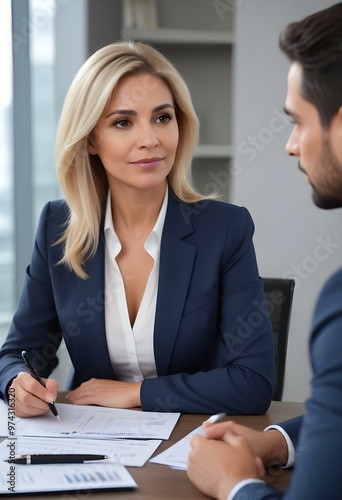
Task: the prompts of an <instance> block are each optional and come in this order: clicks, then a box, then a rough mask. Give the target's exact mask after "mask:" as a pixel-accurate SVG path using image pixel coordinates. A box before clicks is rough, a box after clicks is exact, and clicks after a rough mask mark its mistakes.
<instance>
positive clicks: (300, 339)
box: [0, 0, 342, 401]
mask: <svg viewBox="0 0 342 500" xmlns="http://www.w3.org/2000/svg"><path fill="white" fill-rule="evenodd" d="M334 3H336V2H334V1H333V2H332V1H329V0H286V1H285V0H173V1H172V2H171V1H169V0H124V1H122V0H2V1H1V3H0V66H1V68H2V78H1V84H0V148H1V151H2V160H1V163H0V344H2V342H3V341H4V339H5V336H6V333H7V331H8V327H9V323H10V321H11V318H12V315H13V313H14V311H15V307H16V303H17V300H18V297H19V294H20V290H21V287H22V282H23V278H24V274H25V269H26V267H27V265H28V264H29V261H30V255H31V251H32V245H33V241H34V234H35V230H36V225H37V221H38V217H39V214H40V211H41V209H42V207H43V205H44V204H45V202H47V201H48V200H50V199H55V198H60V197H62V193H61V192H60V189H59V186H58V183H57V179H56V174H55V165H54V140H55V133H56V125H57V122H58V116H59V113H60V109H61V106H62V103H63V99H64V97H65V94H66V91H67V89H68V87H69V85H70V83H71V81H72V79H73V77H74V75H75V73H76V71H77V70H78V68H79V67H80V66H81V65H82V63H83V62H84V61H85V59H86V58H87V57H88V55H89V54H90V53H92V52H93V51H94V50H96V49H98V48H99V47H101V46H103V45H105V44H107V43H110V42H112V41H115V40H118V39H121V38H134V39H138V40H144V41H147V42H149V43H151V44H153V45H154V46H155V47H156V48H158V49H159V50H161V51H162V52H163V53H164V54H165V55H166V56H167V57H169V58H170V59H171V61H172V62H173V63H174V64H175V66H176V67H177V68H178V69H179V70H180V72H181V73H182V75H183V76H184V78H185V80H186V81H187V83H188V85H189V88H190V91H191V94H192V97H193V101H194V105H195V108H196V111H197V113H198V116H199V118H200V122H201V133H200V144H199V147H198V149H197V151H196V154H195V158H194V161H193V178H194V182H195V184H196V185H197V186H198V187H199V188H200V189H201V190H203V191H204V192H205V193H209V192H212V191H214V190H215V191H218V192H219V193H220V194H221V199H222V200H224V201H227V202H231V203H235V204H238V205H243V206H246V207H247V208H248V209H249V211H250V212H251V214H252V217H253V219H254V222H255V225H256V231H255V238H254V243H255V247H256V252H257V258H258V263H259V271H260V275H261V276H264V277H293V278H295V280H296V288H295V294H294V303H293V309H292V317H291V325H290V333H289V343H288V355H287V364H286V376H285V388H284V395H283V400H285V401H304V400H305V398H306V397H307V396H308V394H309V390H310V387H309V380H310V376H311V367H310V366H309V362H308V335H309V331H310V323H311V317H312V313H313V309H314V306H315V301H316V298H317V295H318V293H319V291H320V289H321V287H322V285H323V283H324V281H325V280H326V279H327V277H328V276H329V275H330V274H331V273H332V272H333V271H334V270H335V269H337V268H338V267H339V266H340V265H341V262H342V234H341V222H340V221H341V215H340V212H339V211H330V212H324V211H322V210H319V209H317V208H316V207H315V206H314V205H313V203H312V201H311V188H310V186H308V185H307V184H306V182H305V180H304V177H303V174H301V173H300V172H299V170H298V168H297V165H298V161H297V160H296V159H295V158H288V157H287V156H286V154H285V150H284V148H285V144H286V141H287V138H288V136H289V134H290V131H291V127H292V125H291V124H290V123H289V120H288V118H287V117H286V115H285V114H284V112H283V107H284V100H285V96H286V76H287V72H288V69H289V63H288V61H287V60H286V58H285V56H283V55H282V54H281V53H280V51H279V49H278V38H279V34H280V32H281V30H282V29H283V28H284V27H285V26H286V25H287V24H288V23H289V22H291V21H295V20H299V19H301V18H302V17H304V16H306V15H308V14H310V13H313V12H315V11H318V10H320V9H323V8H325V7H329V6H331V5H333V4H334ZM60 360H61V362H60V366H59V367H58V368H57V371H56V374H55V376H56V377H58V378H59V380H60V382H61V388H63V386H64V384H65V375H66V374H67V373H68V372H69V366H70V363H69V360H68V355H67V352H66V349H65V346H64V345H62V347H61V349H60Z"/></svg>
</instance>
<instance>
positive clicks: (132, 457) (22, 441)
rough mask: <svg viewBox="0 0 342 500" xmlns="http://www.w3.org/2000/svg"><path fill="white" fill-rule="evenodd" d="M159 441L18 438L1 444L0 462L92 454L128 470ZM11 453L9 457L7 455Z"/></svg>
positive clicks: (141, 463) (145, 458)
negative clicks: (14, 459)
mask: <svg viewBox="0 0 342 500" xmlns="http://www.w3.org/2000/svg"><path fill="white" fill-rule="evenodd" d="M161 442H162V441H161V440H156V439H146V440H145V439H139V440H137V439H111V440H108V441H105V440H103V439H101V440H100V439H77V438H75V439H70V438H58V439H56V438H48V437H44V438H40V437H26V436H19V437H18V438H16V439H11V438H7V439H5V440H4V441H2V443H0V462H2V461H3V460H7V459H8V458H10V457H11V456H14V455H49V454H52V455H53V454H56V455H59V454H72V453H78V454H87V453H90V454H93V455H106V456H107V457H108V459H106V460H105V461H101V463H105V462H108V461H110V462H113V463H115V462H116V463H120V464H122V465H126V466H128V467H142V466H143V465H144V464H145V463H146V462H147V460H148V459H149V458H150V457H151V456H152V455H153V453H154V452H155V450H156V449H157V448H158V446H159V445H160V443H161ZM10 451H11V455H10Z"/></svg>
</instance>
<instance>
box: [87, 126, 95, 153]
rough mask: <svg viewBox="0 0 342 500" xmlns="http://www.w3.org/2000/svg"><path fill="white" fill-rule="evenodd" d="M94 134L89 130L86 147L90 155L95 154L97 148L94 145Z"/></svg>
mask: <svg viewBox="0 0 342 500" xmlns="http://www.w3.org/2000/svg"><path fill="white" fill-rule="evenodd" d="M96 142H97V141H96V134H94V131H93V132H91V133H90V134H89V136H88V141H87V149H88V153H89V154H90V155H96V154H97V148H96V146H95V144H96Z"/></svg>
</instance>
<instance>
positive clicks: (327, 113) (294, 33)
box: [279, 2, 342, 128]
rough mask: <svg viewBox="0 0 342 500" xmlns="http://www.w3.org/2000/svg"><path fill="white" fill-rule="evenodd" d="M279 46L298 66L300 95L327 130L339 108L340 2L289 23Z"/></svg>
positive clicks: (341, 62)
mask: <svg viewBox="0 0 342 500" xmlns="http://www.w3.org/2000/svg"><path fill="white" fill-rule="evenodd" d="M279 44H280V48H281V50H282V51H283V52H284V53H285V54H286V55H287V57H288V58H289V59H290V61H292V62H298V63H299V64H300V65H301V67H302V69H303V78H302V83H301V94H302V96H303V97H304V99H306V100H307V101H309V102H311V104H313V105H314V106H315V107H316V108H317V110H318V112H319V115H320V119H321V123H322V126H323V127H325V128H328V127H329V125H330V123H331V120H332V118H333V117H334V116H335V114H336V113H337V111H338V109H339V108H340V106H342V2H340V3H338V4H336V5H334V6H332V7H329V8H328V9H325V10H321V11H319V12H317V13H315V14H312V15H310V16H308V17H306V18H304V19H303V20H302V21H299V22H294V23H291V24H289V25H288V26H287V28H286V29H285V30H284V32H283V33H282V34H281V36H280V41H279Z"/></svg>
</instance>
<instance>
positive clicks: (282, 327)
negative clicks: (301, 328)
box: [263, 278, 295, 401]
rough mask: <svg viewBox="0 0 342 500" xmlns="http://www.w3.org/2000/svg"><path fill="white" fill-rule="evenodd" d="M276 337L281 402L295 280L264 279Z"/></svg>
mask: <svg viewBox="0 0 342 500" xmlns="http://www.w3.org/2000/svg"><path fill="white" fill-rule="evenodd" d="M263 280H264V292H265V296H266V300H267V303H268V308H269V311H270V318H271V323H272V329H273V335H274V348H275V370H276V381H277V382H276V388H275V391H274V395H273V400H274V401H281V399H282V395H283V388H284V378H285V364H286V352H287V340H288V333H289V326H290V317H291V307H292V300H293V292H294V287H295V280H294V279H282V278H263Z"/></svg>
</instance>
